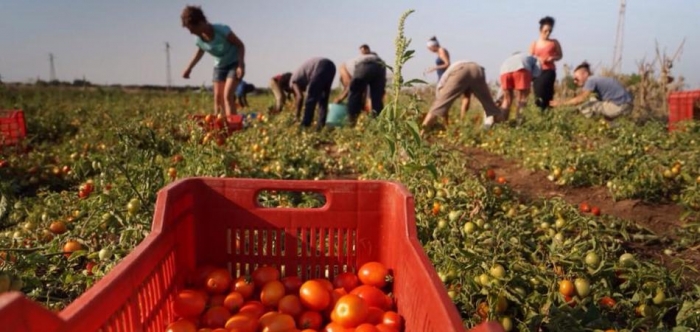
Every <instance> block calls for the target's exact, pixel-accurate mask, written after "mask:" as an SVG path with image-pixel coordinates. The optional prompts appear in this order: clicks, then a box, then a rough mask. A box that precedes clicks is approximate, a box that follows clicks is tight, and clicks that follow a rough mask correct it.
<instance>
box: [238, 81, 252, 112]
mask: <svg viewBox="0 0 700 332" xmlns="http://www.w3.org/2000/svg"><path fill="white" fill-rule="evenodd" d="M253 91H255V85H253V84H250V83H248V82H246V81H244V80H241V82H240V83H238V87H236V99H238V105H240V106H241V108H247V107H248V106H250V105H249V104H248V94H249V93H251V92H253Z"/></svg>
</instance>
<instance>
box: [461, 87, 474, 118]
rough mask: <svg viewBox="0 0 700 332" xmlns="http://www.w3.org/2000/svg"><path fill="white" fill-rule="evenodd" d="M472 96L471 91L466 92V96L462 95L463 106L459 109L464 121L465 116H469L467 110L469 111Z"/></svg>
mask: <svg viewBox="0 0 700 332" xmlns="http://www.w3.org/2000/svg"><path fill="white" fill-rule="evenodd" d="M471 97H472V94H471V92H465V93H464V96H463V97H462V106H461V108H460V110H459V120H460V121H464V118H465V117H466V116H467V111H469V102H470V99H471Z"/></svg>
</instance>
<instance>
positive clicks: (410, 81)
mask: <svg viewBox="0 0 700 332" xmlns="http://www.w3.org/2000/svg"><path fill="white" fill-rule="evenodd" d="M414 84H428V82H426V81H424V80H421V79H418V78H414V79H412V80H409V81H407V82H404V83H403V85H404V86H413V85H414Z"/></svg>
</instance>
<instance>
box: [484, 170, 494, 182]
mask: <svg viewBox="0 0 700 332" xmlns="http://www.w3.org/2000/svg"><path fill="white" fill-rule="evenodd" d="M486 178H488V179H489V180H494V179H496V171H494V170H493V169H490V168H489V169H487V170H486Z"/></svg>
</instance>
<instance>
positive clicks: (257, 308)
mask: <svg viewBox="0 0 700 332" xmlns="http://www.w3.org/2000/svg"><path fill="white" fill-rule="evenodd" d="M238 313H240V314H247V315H250V316H252V317H254V318H255V320H256V321H257V319H258V318H260V316H262V315H263V314H264V313H265V306H264V305H263V304H262V303H261V302H260V301H248V302H246V303H244V304H243V306H242V307H241V309H240V310H238Z"/></svg>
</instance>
